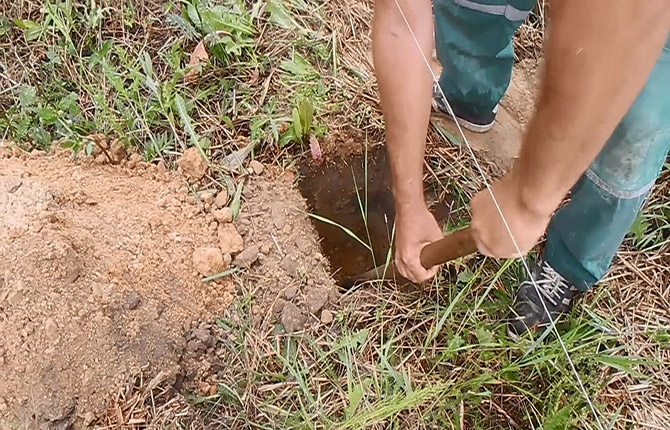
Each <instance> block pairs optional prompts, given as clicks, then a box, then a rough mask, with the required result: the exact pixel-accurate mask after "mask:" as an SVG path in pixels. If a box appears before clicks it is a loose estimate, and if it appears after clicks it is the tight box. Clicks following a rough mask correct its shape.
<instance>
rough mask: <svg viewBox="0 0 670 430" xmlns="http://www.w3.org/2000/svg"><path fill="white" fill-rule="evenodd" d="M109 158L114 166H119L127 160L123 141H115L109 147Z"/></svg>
mask: <svg viewBox="0 0 670 430" xmlns="http://www.w3.org/2000/svg"><path fill="white" fill-rule="evenodd" d="M109 156H110V158H111V159H112V160H111V161H112V163H114V164H119V163H121V160H125V159H126V148H125V146H124V145H123V142H122V141H121V139H114V141H113V142H112V144H111V145H110V147H109Z"/></svg>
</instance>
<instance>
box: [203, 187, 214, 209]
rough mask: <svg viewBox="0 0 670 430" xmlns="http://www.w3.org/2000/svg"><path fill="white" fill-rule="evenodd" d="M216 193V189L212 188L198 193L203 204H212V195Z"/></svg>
mask: <svg viewBox="0 0 670 430" xmlns="http://www.w3.org/2000/svg"><path fill="white" fill-rule="evenodd" d="M215 195H216V191H212V190H205V191H203V192H201V193H200V200H202V201H203V202H205V204H208V205H212V204H214V196H215Z"/></svg>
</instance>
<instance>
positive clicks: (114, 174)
mask: <svg viewBox="0 0 670 430" xmlns="http://www.w3.org/2000/svg"><path fill="white" fill-rule="evenodd" d="M0 172H1V173H0V217H1V218H0V224H1V225H2V226H3V228H2V229H1V230H0V244H1V246H0V261H2V266H1V269H2V270H1V271H0V272H1V273H2V274H3V278H2V284H1V286H2V288H1V289H0V322H1V324H0V338H2V339H3V344H2V346H1V347H0V369H1V370H0V371H1V373H2V374H3V375H5V377H3V378H2V381H0V405H1V406H2V421H0V423H1V424H2V426H3V428H4V427H6V426H11V423H12V422H14V421H13V420H14V419H16V420H17V422H20V423H22V424H23V425H26V427H27V428H33V427H37V426H39V425H46V426H47V427H46V428H66V427H67V424H68V423H70V422H74V421H76V420H77V418H85V417H87V416H90V414H96V415H99V414H100V413H102V412H104V411H105V409H106V408H107V407H108V406H109V400H110V398H111V396H112V395H113V394H114V393H115V392H116V391H118V389H119V388H121V387H122V386H123V385H124V384H125V383H126V382H127V380H128V378H131V377H133V376H134V375H138V374H139V373H140V371H141V370H142V371H146V372H149V373H152V374H156V373H158V372H159V371H160V372H163V373H165V374H166V375H167V376H168V377H170V378H172V379H174V378H175V376H176V375H177V374H182V375H192V376H193V375H195V376H197V377H199V378H200V379H202V378H204V377H206V376H209V373H208V372H207V371H208V370H209V369H201V367H202V363H199V362H198V360H192V362H191V364H190V365H188V366H186V365H184V366H182V364H184V363H186V362H187V361H188V360H187V359H188V357H189V356H193V355H198V356H199V355H201V354H204V353H205V352H206V350H207V349H208V348H209V347H211V346H212V344H211V336H210V335H209V334H208V332H207V329H208V328H209V326H206V325H205V326H201V324H202V323H203V322H208V321H210V320H211V318H212V317H213V316H215V315H217V314H218V313H220V312H222V310H223V309H225V308H226V307H227V306H229V305H230V304H231V303H232V299H233V297H234V295H235V291H234V288H233V282H232V281H231V280H230V279H227V278H223V279H220V280H217V281H214V282H208V283H202V282H201V278H202V275H201V274H199V273H198V271H197V270H196V262H195V261H194V252H195V251H196V250H197V249H199V248H209V249H222V250H224V251H225V250H226V246H227V245H226V244H224V243H223V242H224V239H223V238H222V237H221V235H220V234H219V235H217V222H216V221H214V220H213V219H212V215H211V214H209V213H207V212H208V211H207V210H206V209H205V206H206V205H207V204H206V203H205V205H203V204H202V203H199V202H197V201H196V199H195V198H194V196H189V193H188V189H187V187H186V186H185V185H184V184H183V183H182V181H181V180H180V176H179V175H177V174H174V173H167V172H165V171H160V170H159V169H157V168H156V167H151V168H148V169H145V168H144V167H137V168H133V169H130V168H122V167H119V166H100V165H96V164H94V163H92V159H91V158H87V159H84V160H83V161H82V160H81V159H76V160H74V161H73V159H72V156H71V155H70V151H63V152H60V153H58V154H55V155H54V154H51V155H37V154H34V155H31V156H30V157H25V156H24V157H22V158H5V159H1V160H0ZM266 175H271V173H270V172H269V171H268V172H266ZM282 184H283V185H282ZM247 194H248V195H249V196H250V198H249V199H248V201H247V204H246V205H245V210H244V211H243V213H242V214H241V216H240V217H239V219H238V221H239V222H238V223H237V224H238V228H239V232H240V233H241V235H242V236H243V237H244V238H245V239H244V242H245V248H246V251H245V252H242V253H239V251H240V250H241V249H238V250H236V252H235V254H237V256H236V257H235V258H236V262H237V263H239V265H240V266H241V267H242V268H247V266H250V267H251V272H250V273H249V274H248V275H247V276H248V279H249V285H252V286H253V287H254V288H255V289H258V291H259V294H257V299H258V300H257V302H256V304H255V305H254V309H253V314H254V315H255V317H256V318H257V320H258V321H257V324H256V325H257V327H258V328H259V329H260V328H261V326H263V327H265V326H267V321H269V322H270V323H275V322H276V318H274V316H275V315H274V312H273V309H275V308H276V306H275V305H276V304H278V303H279V304H281V305H282V306H283V309H277V310H278V311H283V313H281V318H280V319H281V321H283V322H284V325H285V326H286V327H288V328H289V329H290V330H300V329H303V328H304V327H305V326H306V325H308V324H309V323H310V321H309V318H310V315H311V318H313V319H314V320H316V321H318V317H317V316H315V314H320V313H321V310H322V308H323V307H324V306H325V305H326V304H327V303H328V301H329V299H330V297H332V301H333V302H336V301H337V293H336V291H335V290H334V288H333V285H334V284H333V282H332V281H331V280H330V278H329V275H328V266H327V263H325V259H324V257H322V256H321V255H320V254H319V249H318V245H317V242H316V238H315V236H314V234H310V232H311V230H310V229H311V228H312V227H311V225H310V224H309V221H308V220H307V219H306V216H305V214H304V203H302V201H301V199H300V198H299V194H298V193H297V192H296V191H295V190H292V189H291V180H290V178H287V177H284V178H282V177H275V178H273V179H272V181H265V180H262V179H260V178H254V179H253V181H250V184H249V185H248V188H247ZM223 227H230V228H231V229H235V227H233V225H232V224H225V223H222V224H221V225H220V226H219V227H218V228H219V229H220V228H223ZM234 234H237V233H234ZM242 256H245V258H246V259H247V260H246V262H241V260H240V258H241V257H242ZM229 259H230V257H228V264H229V263H230V261H229ZM257 260H259V261H257ZM243 263H246V264H243ZM257 265H258V266H260V267H261V268H260V269H256V266H257ZM223 268H227V267H223ZM218 270H221V268H219V269H218ZM211 274H213V273H211ZM290 289H293V293H291V295H290V297H287V296H289V293H288V292H287V290H290ZM329 294H330V296H329ZM285 299H287V300H285ZM288 299H290V300H288ZM310 311H311V313H310ZM266 320H267V321H266ZM263 321H266V323H265V324H263ZM265 328H266V327H265ZM29 380H30V383H27V381H29ZM191 382H193V381H191ZM198 382H200V380H199V381H198ZM89 421H90V419H89ZM80 423H81V420H80Z"/></svg>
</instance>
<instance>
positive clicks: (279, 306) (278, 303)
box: [272, 299, 286, 314]
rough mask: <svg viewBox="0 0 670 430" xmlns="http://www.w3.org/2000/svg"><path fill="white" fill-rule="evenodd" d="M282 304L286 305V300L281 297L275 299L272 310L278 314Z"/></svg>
mask: <svg viewBox="0 0 670 430" xmlns="http://www.w3.org/2000/svg"><path fill="white" fill-rule="evenodd" d="M284 306H286V302H285V301H284V300H282V299H277V301H276V302H275V305H274V307H273V308H272V310H273V311H275V313H277V314H280V313H282V311H283V310H284Z"/></svg>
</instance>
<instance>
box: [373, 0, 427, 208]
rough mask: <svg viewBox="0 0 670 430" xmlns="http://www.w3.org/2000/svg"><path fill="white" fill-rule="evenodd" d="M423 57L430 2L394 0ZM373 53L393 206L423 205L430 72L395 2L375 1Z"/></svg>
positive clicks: (424, 0)
mask: <svg viewBox="0 0 670 430" xmlns="http://www.w3.org/2000/svg"><path fill="white" fill-rule="evenodd" d="M398 2H399V3H400V5H401V7H402V8H403V11H404V13H405V14H406V17H407V19H408V21H409V23H410V25H411V26H412V29H413V30H414V33H415V35H416V37H417V39H418V40H419V43H420V45H421V47H422V50H423V52H424V54H425V55H426V57H427V58H430V54H431V52H432V48H433V17H432V6H431V2H430V1H429V0H411V1H408V0H398ZM373 55H374V63H375V72H376V75H377V81H378V85H379V94H380V98H381V105H382V111H383V113H384V119H385V121H386V143H387V147H388V153H389V162H390V165H391V171H392V173H393V192H394V195H395V201H396V207H397V208H398V210H402V208H403V207H411V206H414V205H416V204H423V183H422V177H423V156H424V151H425V142H426V131H427V128H428V121H429V119H430V97H431V82H432V81H431V76H430V71H429V70H428V68H427V67H426V64H425V63H424V61H423V59H422V57H421V53H420V51H419V50H418V49H417V47H416V43H415V42H414V39H413V38H412V35H411V33H410V32H409V30H408V28H407V24H406V23H405V21H404V20H403V18H402V15H401V14H400V12H399V10H398V7H397V5H396V4H395V0H377V1H376V2H375V17H374V22H373Z"/></svg>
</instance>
